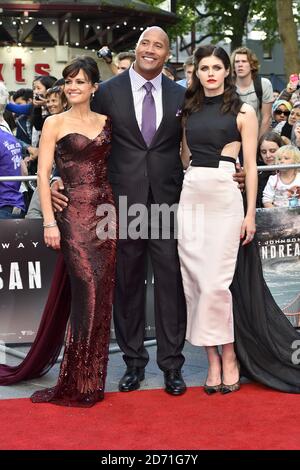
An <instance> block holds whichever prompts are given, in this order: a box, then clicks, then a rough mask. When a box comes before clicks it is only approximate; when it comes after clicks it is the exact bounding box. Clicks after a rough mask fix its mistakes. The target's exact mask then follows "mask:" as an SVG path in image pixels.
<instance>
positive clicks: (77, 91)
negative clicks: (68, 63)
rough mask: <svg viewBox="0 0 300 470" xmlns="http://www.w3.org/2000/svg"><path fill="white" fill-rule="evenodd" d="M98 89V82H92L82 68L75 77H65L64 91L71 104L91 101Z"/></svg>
mask: <svg viewBox="0 0 300 470" xmlns="http://www.w3.org/2000/svg"><path fill="white" fill-rule="evenodd" d="M96 90H97V84H92V83H91V81H90V80H89V78H88V76H87V75H86V74H85V72H84V71H83V70H82V69H80V70H79V72H78V74H77V75H75V76H74V77H71V76H70V75H69V76H68V77H66V79H65V86H64V92H65V95H66V97H67V100H68V102H69V103H70V104H71V105H73V104H82V103H86V102H89V101H90V99H91V95H92V94H93V93H94V92H95V91H96Z"/></svg>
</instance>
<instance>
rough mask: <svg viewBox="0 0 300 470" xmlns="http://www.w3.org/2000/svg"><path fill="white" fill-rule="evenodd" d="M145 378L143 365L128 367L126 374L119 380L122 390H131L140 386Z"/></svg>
mask: <svg viewBox="0 0 300 470" xmlns="http://www.w3.org/2000/svg"><path fill="white" fill-rule="evenodd" d="M144 378H145V369H144V368H143V367H127V369H126V372H125V374H124V375H123V377H122V378H121V380H120V382H119V390H120V392H131V391H132V390H137V389H138V388H140V383H141V381H142V380H144Z"/></svg>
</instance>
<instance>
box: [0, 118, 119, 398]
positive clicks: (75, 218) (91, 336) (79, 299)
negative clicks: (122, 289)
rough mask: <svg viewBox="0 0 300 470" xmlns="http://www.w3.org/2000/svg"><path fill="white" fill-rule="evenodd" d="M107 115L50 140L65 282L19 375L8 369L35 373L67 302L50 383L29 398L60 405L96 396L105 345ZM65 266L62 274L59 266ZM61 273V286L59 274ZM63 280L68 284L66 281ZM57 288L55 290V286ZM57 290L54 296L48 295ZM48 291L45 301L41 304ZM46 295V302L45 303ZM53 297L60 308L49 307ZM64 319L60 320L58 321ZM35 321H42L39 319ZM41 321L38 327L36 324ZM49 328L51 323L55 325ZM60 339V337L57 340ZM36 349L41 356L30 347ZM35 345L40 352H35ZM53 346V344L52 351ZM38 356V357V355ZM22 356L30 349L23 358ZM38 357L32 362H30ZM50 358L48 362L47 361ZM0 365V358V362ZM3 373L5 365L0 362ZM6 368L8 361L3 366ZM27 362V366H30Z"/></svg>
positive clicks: (108, 299) (109, 295)
mask: <svg viewBox="0 0 300 470" xmlns="http://www.w3.org/2000/svg"><path fill="white" fill-rule="evenodd" d="M110 142H111V123H110V120H109V118H108V119H107V122H106V124H105V126H104V128H103V130H102V131H101V133H100V134H98V135H97V136H96V137H95V138H94V139H89V138H88V137H86V136H85V135H82V134H80V133H70V134H67V135H66V136H64V137H62V138H61V139H60V140H59V141H58V142H57V147H56V153H55V161H56V164H57V167H58V170H59V174H60V176H61V177H62V179H63V182H64V187H65V190H64V194H65V195H66V196H67V197H68V199H69V204H68V207H67V208H66V209H64V210H63V211H62V212H61V213H59V214H58V216H57V222H58V226H59V229H60V232H61V239H62V241H61V250H62V254H63V258H64V263H63V264H64V265H65V266H63V264H62V260H61V259H60V260H59V263H60V265H61V267H58V268H57V272H56V276H57V279H60V280H61V282H62V283H63V284H64V285H65V289H64V288H63V289H62V288H61V286H59V285H58V284H57V282H56V281H55V279H54V285H53V286H52V287H51V290H50V294H49V298H48V303H47V306H46V308H45V312H44V315H43V318H42V321H41V326H40V327H39V331H38V334H37V341H36V342H35V343H34V344H33V345H32V348H31V349H32V351H31V350H30V352H29V354H28V357H29V362H28V358H26V359H27V363H26V359H25V360H24V361H23V362H24V367H25V369H26V371H27V372H26V373H25V374H23V375H22V365H23V363H21V364H20V366H18V368H19V370H18V371H17V372H18V373H17V374H15V377H17V378H18V380H25V379H28V378H33V377H37V376H40V375H42V374H43V373H45V372H46V371H47V370H49V368H50V366H51V365H52V364H53V362H54V361H53V355H54V350H53V351H52V353H51V355H50V356H51V357H50V356H49V354H48V356H49V357H46V356H47V348H46V346H45V344H46V343H48V345H49V348H50V349H51V347H52V349H53V346H52V345H53V343H55V342H58V340H57V339H56V338H55V335H56V337H59V338H60V337H61V336H62V334H64V331H65V329H64V330H63V331H59V329H57V330H56V328H55V327H56V325H57V323H58V321H59V316H60V315H61V316H63V317H64V318H65V323H64V321H63V320H61V324H60V326H59V328H60V330H62V328H63V326H66V322H67V321H68V314H66V311H65V308H68V303H67V299H63V297H64V296H66V297H68V296H70V293H71V302H69V306H70V308H69V313H70V315H69V323H68V329H67V337H66V345H65V350H64V356H63V361H62V364H61V368H60V374H59V378H58V382H57V385H56V386H55V387H52V388H48V389H44V390H40V391H38V392H35V393H34V394H33V395H32V397H31V400H32V401H33V402H51V403H55V404H58V405H65V406H80V407H89V406H92V405H93V404H95V403H96V402H97V401H100V400H102V399H103V394H104V386H105V378H106V369H107V362H108V347H109V336H110V323H111V311H112V301H113V288H114V277H115V256H116V236H117V233H116V214H115V206H114V200H113V195H112V190H111V187H110V185H109V183H108V179H107V159H108V156H109V152H110ZM64 269H65V270H66V273H67V276H64V274H63V271H64ZM66 277H67V278H68V279H69V286H68V283H67V282H66V280H65V278H66ZM69 287H70V288H69ZM59 289H60V290H59ZM57 295H58V296H59V297H58V298H56V299H54V297H55V296H57ZM49 299H52V306H53V308H54V310H55V312H56V313H55V314H53V309H52V310H51V309H50V308H49ZM53 303H54V305H53ZM59 303H61V304H62V305H63V307H64V310H63V311H60V309H59V308H57V305H59ZM50 315H51V316H52V322H51V324H50V330H51V332H50V331H49V336H48V337H47V331H48V330H47V318H46V319H45V316H46V317H48V318H49V316H50ZM63 324H64V325H63ZM42 325H43V326H42ZM41 328H43V331H40V330H41ZM55 330H56V331H55ZM60 341H61V340H60ZM37 350H39V351H40V354H44V359H41V356H39V354H37V353H35V351H37ZM41 351H42V352H41ZM58 351H59V348H57V347H56V348H55V354H56V356H57V354H58ZM38 356H39V358H40V359H38ZM30 357H33V359H32V361H31V362H30ZM39 360H40V363H39V364H36V363H37V362H38V361H39ZM50 362H51V365H50ZM2 367H3V366H1V368H2ZM1 368H0V383H1V384H2V385H5V384H8V383H14V382H16V381H17V380H13V376H14V374H13V373H11V375H10V378H9V377H8V379H7V380H6V382H5V374H4V370H3V369H2V375H1ZM6 369H7V370H6V372H7V373H6V376H7V375H8V372H9V370H8V369H9V368H7V366H6ZM10 369H11V372H13V371H12V369H16V368H10ZM32 369H34V371H33V370H32Z"/></svg>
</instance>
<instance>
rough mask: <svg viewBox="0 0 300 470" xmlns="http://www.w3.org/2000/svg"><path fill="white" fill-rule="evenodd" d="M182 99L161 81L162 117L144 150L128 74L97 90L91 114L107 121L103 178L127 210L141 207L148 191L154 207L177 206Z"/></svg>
mask: <svg viewBox="0 0 300 470" xmlns="http://www.w3.org/2000/svg"><path fill="white" fill-rule="evenodd" d="M184 94H185V89H184V88H183V87H181V86H180V85H177V84H176V83H174V82H173V81H172V80H169V79H168V78H167V77H165V76H164V75H163V76H162V101H163V103H162V105H163V117H162V121H161V123H160V126H159V128H158V129H157V131H156V134H155V136H154V138H153V140H152V142H151V144H150V146H149V147H147V145H146V143H145V141H144V139H143V136H142V134H141V131H140V129H139V126H138V123H137V120H136V117H135V110H134V103H133V96H132V90H131V84H130V77H129V71H125V72H123V73H122V74H120V75H117V76H115V77H113V78H112V79H110V80H108V81H106V82H103V83H101V84H100V86H99V89H98V91H97V92H96V94H95V97H94V99H93V101H92V109H93V110H94V111H96V112H99V113H102V114H107V115H108V116H110V117H111V118H112V150H111V155H110V157H109V161H108V178H109V181H110V183H111V185H112V189H113V192H114V196H115V198H116V202H117V203H118V197H119V196H127V198H128V205H131V204H135V203H142V204H146V203H147V199H148V194H149V188H151V190H152V194H153V197H154V200H155V202H156V203H158V204H162V203H167V204H173V203H175V202H178V200H179V195H180V191H181V187H182V180H183V167H182V163H181V160H180V155H179V149H180V142H181V137H182V128H181V122H180V121H181V120H180V116H179V113H180V110H181V108H182V104H183V99H184Z"/></svg>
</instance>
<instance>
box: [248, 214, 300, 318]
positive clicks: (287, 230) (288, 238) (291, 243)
mask: <svg viewBox="0 0 300 470" xmlns="http://www.w3.org/2000/svg"><path fill="white" fill-rule="evenodd" d="M256 215H257V216H256V223H257V237H258V241H259V248H260V255H261V260H262V265H263V272H264V277H265V280H266V282H267V284H268V286H269V289H270V291H271V292H272V295H273V297H274V298H275V300H276V302H277V303H278V305H279V306H280V308H281V309H282V310H283V311H284V313H285V314H286V315H287V318H288V319H289V320H290V322H291V323H292V324H293V325H294V326H295V327H298V326H299V327H300V207H296V208H272V209H258V210H257V214H256Z"/></svg>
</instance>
